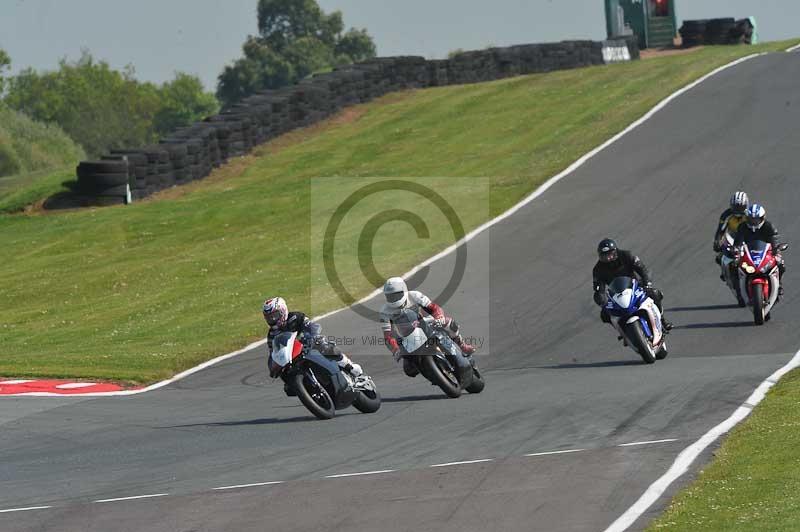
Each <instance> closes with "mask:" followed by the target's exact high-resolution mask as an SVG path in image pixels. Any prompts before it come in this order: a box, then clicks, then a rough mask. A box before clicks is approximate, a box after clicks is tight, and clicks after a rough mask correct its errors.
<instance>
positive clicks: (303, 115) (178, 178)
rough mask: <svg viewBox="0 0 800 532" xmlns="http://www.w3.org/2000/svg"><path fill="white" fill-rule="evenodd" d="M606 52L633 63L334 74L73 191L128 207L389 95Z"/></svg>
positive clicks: (397, 68) (471, 64)
mask: <svg viewBox="0 0 800 532" xmlns="http://www.w3.org/2000/svg"><path fill="white" fill-rule="evenodd" d="M608 47H613V48H614V49H619V48H620V47H622V48H627V49H628V51H629V54H626V55H629V56H630V58H631V59H638V58H639V49H638V45H637V43H636V41H635V40H634V39H632V38H631V39H626V40H612V41H603V42H594V41H564V42H560V43H547V44H525V45H518V46H510V47H506V48H490V49H486V50H480V51H474V52H464V53H460V54H458V55H456V56H454V57H451V58H450V59H446V60H426V59H425V58H423V57H415V56H401V57H379V58H375V59H371V60H369V61H365V62H363V63H357V64H353V65H348V66H345V67H341V68H337V69H336V70H334V71H333V72H329V73H325V74H319V75H315V76H313V77H311V78H308V79H304V80H302V81H300V82H299V83H297V84H295V85H293V86H290V87H286V88H283V89H278V90H267V91H262V92H259V93H256V94H254V95H252V96H250V97H248V98H245V99H244V100H242V101H241V102H240V103H238V104H236V105H234V106H231V107H230V108H228V109H225V110H224V111H223V112H221V113H220V114H217V115H214V116H210V117H208V118H206V119H205V120H204V121H202V122H198V123H195V124H192V125H191V126H188V127H183V128H180V129H178V130H176V131H174V132H173V133H172V134H170V135H169V136H168V137H166V138H163V139H161V141H160V143H159V144H157V145H152V146H142V147H138V148H129V149H122V150H113V151H112V152H110V153H109V154H107V155H105V156H103V157H102V158H101V160H99V161H83V162H81V163H80V164H79V165H78V168H77V174H78V192H79V194H81V199H82V203H83V204H84V205H110V204H120V203H125V202H126V198H127V194H128V190H130V197H131V199H132V200H134V201H135V200H136V199H141V198H144V197H146V196H149V195H150V194H153V193H154V192H157V191H159V190H163V189H165V188H170V187H174V186H177V185H183V184H186V183H189V182H191V181H195V180H198V179H202V178H204V177H206V176H208V175H209V174H210V173H211V171H212V170H213V169H214V168H216V167H219V166H220V165H222V164H224V163H225V162H226V161H227V160H229V159H231V158H233V157H238V156H241V155H245V154H247V153H248V152H250V151H251V150H252V149H253V147H254V146H257V145H259V144H261V143H264V142H266V141H268V140H270V139H274V138H275V137H278V136H280V135H282V134H284V133H286V132H288V131H291V130H293V129H296V128H300V127H305V126H309V125H311V124H314V123H316V122H319V121H321V120H324V119H325V118H327V117H329V116H331V115H332V114H334V113H336V112H338V111H340V110H341V109H343V108H345V107H348V106H351V105H356V104H359V103H364V102H368V101H370V100H373V99H375V98H378V97H380V96H383V95H385V94H387V93H390V92H395V91H402V90H406V89H414V88H425V87H441V86H445V85H455V84H463V83H478V82H483V81H491V80H497V79H502V78H508V77H513V76H521V75H525V74H533V73H540V72H550V71H554V70H565V69H572V68H579V67H585V66H591V65H602V64H605V61H604V53H603V52H604V49H607V48H608ZM607 55H608V54H606V56H607Z"/></svg>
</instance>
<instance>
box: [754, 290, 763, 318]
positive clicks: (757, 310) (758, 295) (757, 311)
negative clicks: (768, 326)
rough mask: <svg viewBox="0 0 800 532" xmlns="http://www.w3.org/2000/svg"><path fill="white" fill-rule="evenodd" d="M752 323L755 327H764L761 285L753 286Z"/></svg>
mask: <svg viewBox="0 0 800 532" xmlns="http://www.w3.org/2000/svg"><path fill="white" fill-rule="evenodd" d="M753 321H754V322H755V324H756V325H764V291H763V290H762V289H761V285H755V286H753Z"/></svg>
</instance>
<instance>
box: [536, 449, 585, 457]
mask: <svg viewBox="0 0 800 532" xmlns="http://www.w3.org/2000/svg"><path fill="white" fill-rule="evenodd" d="M585 450H586V449H566V450H564V451H545V452H543V453H528V454H526V455H523V456H549V455H551V454H567V453H580V452H583V451H585Z"/></svg>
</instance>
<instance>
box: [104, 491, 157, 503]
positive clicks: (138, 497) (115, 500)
mask: <svg viewBox="0 0 800 532" xmlns="http://www.w3.org/2000/svg"><path fill="white" fill-rule="evenodd" d="M167 495H169V493H151V494H150V495H134V496H133V497H117V498H116V499H99V500H96V501H92V502H95V503H103V502H119V501H133V500H136V499H154V498H156V497H166V496H167Z"/></svg>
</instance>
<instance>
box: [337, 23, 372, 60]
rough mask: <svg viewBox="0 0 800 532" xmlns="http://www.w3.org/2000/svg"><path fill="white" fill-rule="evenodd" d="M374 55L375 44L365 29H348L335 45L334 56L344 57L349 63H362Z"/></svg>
mask: <svg viewBox="0 0 800 532" xmlns="http://www.w3.org/2000/svg"><path fill="white" fill-rule="evenodd" d="M376 54H377V50H376V48H375V43H374V42H373V40H372V37H370V36H369V33H367V30H366V29H360V30H357V29H355V28H350V30H348V32H347V33H345V34H344V35H342V37H341V38H340V39H339V41H338V42H337V43H336V55H337V56H338V57H342V56H344V57H345V58H347V59H348V60H349V62H351V63H357V62H359V61H364V60H366V59H369V58H371V57H375V55H376Z"/></svg>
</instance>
